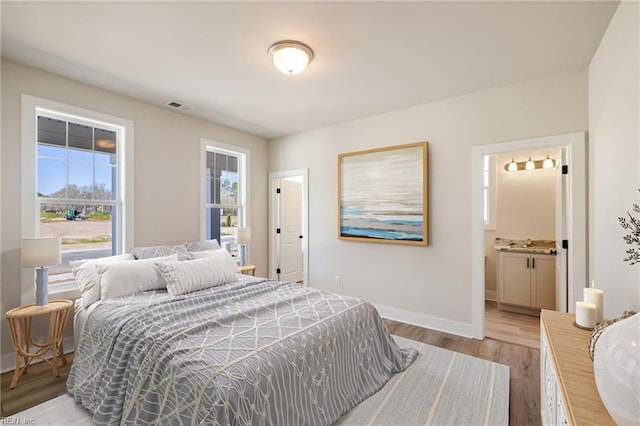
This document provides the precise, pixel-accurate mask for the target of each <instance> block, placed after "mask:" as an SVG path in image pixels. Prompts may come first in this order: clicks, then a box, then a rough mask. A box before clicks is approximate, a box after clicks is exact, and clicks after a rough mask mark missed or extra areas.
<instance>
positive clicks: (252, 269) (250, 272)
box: [239, 265, 256, 276]
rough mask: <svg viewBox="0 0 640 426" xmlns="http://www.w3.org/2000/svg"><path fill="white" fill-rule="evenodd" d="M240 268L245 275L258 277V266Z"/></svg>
mask: <svg viewBox="0 0 640 426" xmlns="http://www.w3.org/2000/svg"><path fill="white" fill-rule="evenodd" d="M239 268H240V272H242V273H243V274H245V275H253V276H255V275H256V265H244V266H239Z"/></svg>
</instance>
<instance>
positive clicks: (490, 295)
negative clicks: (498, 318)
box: [484, 290, 498, 302]
mask: <svg viewBox="0 0 640 426" xmlns="http://www.w3.org/2000/svg"><path fill="white" fill-rule="evenodd" d="M484 300H491V301H492V302H497V301H498V292H497V291H495V290H485V291H484Z"/></svg>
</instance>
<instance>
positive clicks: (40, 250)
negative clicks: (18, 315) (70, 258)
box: [22, 237, 62, 306]
mask: <svg viewBox="0 0 640 426" xmlns="http://www.w3.org/2000/svg"><path fill="white" fill-rule="evenodd" d="M60 263H62V253H61V250H60V238H59V237H53V238H23V239H22V267H23V268H36V305H38V306H43V305H46V304H47V303H48V300H47V299H48V294H49V291H48V285H49V283H48V281H49V280H48V277H47V268H46V267H47V266H53V265H59V264H60Z"/></svg>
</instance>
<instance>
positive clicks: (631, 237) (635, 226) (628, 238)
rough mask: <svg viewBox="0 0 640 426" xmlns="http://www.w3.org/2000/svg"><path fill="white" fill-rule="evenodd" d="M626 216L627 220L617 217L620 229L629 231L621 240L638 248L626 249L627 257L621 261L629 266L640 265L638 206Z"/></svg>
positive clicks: (639, 219) (639, 215)
mask: <svg viewBox="0 0 640 426" xmlns="http://www.w3.org/2000/svg"><path fill="white" fill-rule="evenodd" d="M638 191H640V188H638ZM627 216H629V218H628V219H627V218H626V217H624V216H621V217H618V220H619V221H620V225H621V226H622V228H624V229H628V230H630V234H628V235H625V236H624V237H622V238H623V239H624V242H625V243H627V244H630V245H636V246H638V247H632V248H630V249H628V250H627V251H626V253H627V257H625V258H624V259H623V260H624V261H625V262H629V265H635V264H636V263H640V205H639V204H634V205H633V208H632V209H631V211H629V212H627Z"/></svg>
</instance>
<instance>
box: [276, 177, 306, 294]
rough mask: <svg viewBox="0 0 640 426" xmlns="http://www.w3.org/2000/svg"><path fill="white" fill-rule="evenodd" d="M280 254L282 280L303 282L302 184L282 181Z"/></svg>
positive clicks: (279, 221) (287, 180) (293, 181)
mask: <svg viewBox="0 0 640 426" xmlns="http://www.w3.org/2000/svg"><path fill="white" fill-rule="evenodd" d="M278 198H279V200H280V201H279V209H278V211H279V217H278V223H279V229H280V234H279V237H280V238H279V240H280V243H279V247H278V249H279V253H280V262H279V263H280V280H281V281H293V282H300V281H302V277H303V273H302V256H303V253H302V238H303V237H304V236H303V235H302V183H301V182H297V181H295V180H290V179H281V180H280V196H279V197H278Z"/></svg>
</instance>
